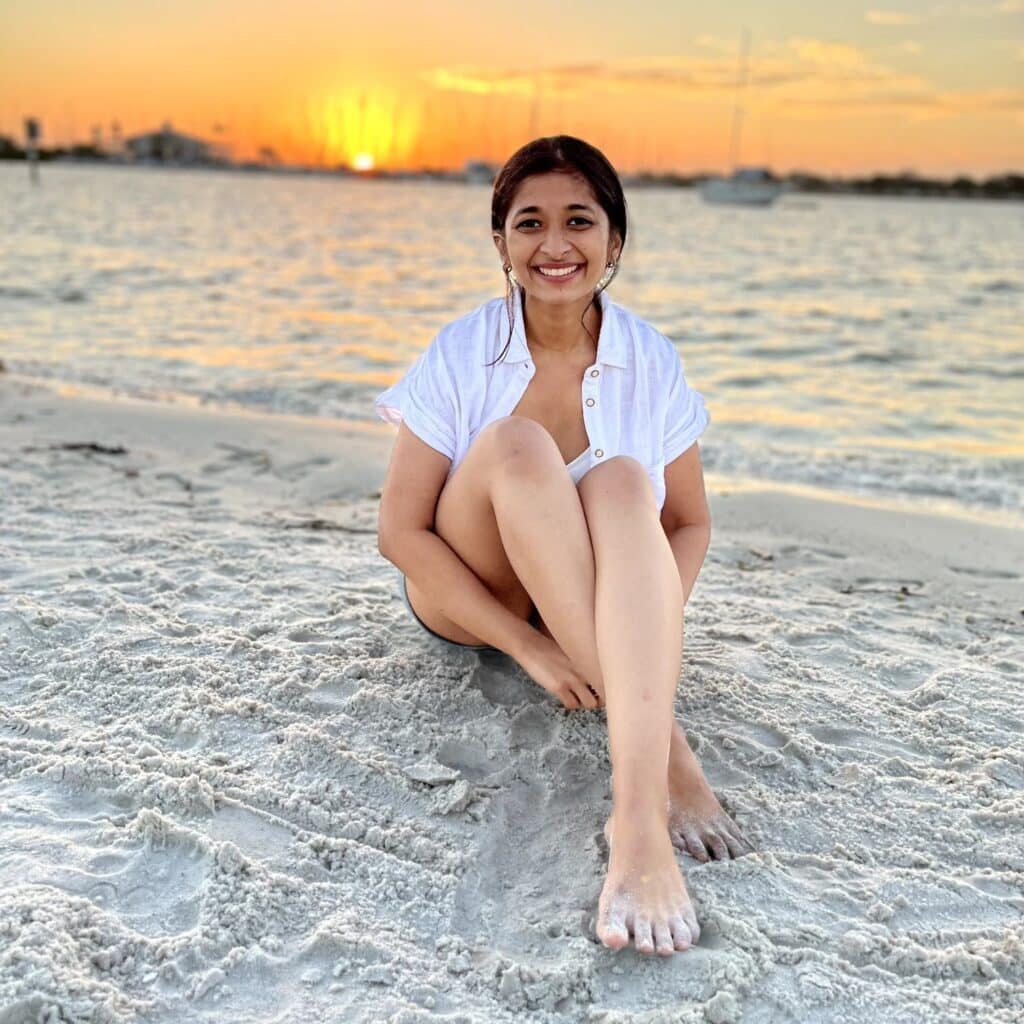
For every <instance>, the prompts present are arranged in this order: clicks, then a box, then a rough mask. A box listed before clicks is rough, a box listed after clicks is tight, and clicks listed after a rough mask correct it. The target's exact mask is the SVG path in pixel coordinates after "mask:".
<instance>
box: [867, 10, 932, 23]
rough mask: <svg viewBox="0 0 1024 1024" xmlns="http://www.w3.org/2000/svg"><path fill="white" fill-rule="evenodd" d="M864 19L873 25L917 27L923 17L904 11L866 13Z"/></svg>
mask: <svg viewBox="0 0 1024 1024" xmlns="http://www.w3.org/2000/svg"><path fill="white" fill-rule="evenodd" d="M864 19H865V20H866V21H867V22H868V23H869V24H871V25H916V24H918V23H919V22H920V21H921V16H920V15H917V14H906V13H905V12H903V11H865V12H864Z"/></svg>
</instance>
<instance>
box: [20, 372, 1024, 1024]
mask: <svg viewBox="0 0 1024 1024" xmlns="http://www.w3.org/2000/svg"><path fill="white" fill-rule="evenodd" d="M0 425H2V427H3V429H2V431H0V493H2V494H3V505H2V508H3V516H2V528H0V683H2V688H0V830H2V831H3V834H4V835H5V836H6V837H8V840H7V842H6V843H5V848H4V851H3V854H2V855H0V939H2V941H0V1016H4V1015H5V1014H8V1015H11V1017H12V1019H15V1018H17V1015H18V1014H19V1013H20V1014H21V1015H22V1016H24V1017H28V1016H29V1015H32V1016H36V1015H42V1014H44V1013H45V1012H46V1010H47V1009H48V1008H49V1009H50V1011H51V1012H54V1011H55V1010H57V1009H59V1011H60V1013H61V1014H62V1015H63V1016H66V1017H72V1016H77V1017H81V1018H83V1019H84V1018H87V1017H89V1016H90V1015H95V1016H96V1017H97V1019H105V1020H108V1021H112V1022H121V1021H124V1022H126V1024H127V1022H128V1021H132V1020H135V1019H138V1018H140V1017H141V1018H143V1019H146V1020H148V1021H154V1022H161V1024H162V1022H164V1021H167V1022H170V1021H175V1020H180V1019H182V1018H183V1017H187V1018H188V1019H190V1020H197V1021H208V1022H210V1024H214V1022H219V1021H222V1020H225V1019H228V1018H230V1019H246V1020H249V1021H253V1022H254V1024H256V1022H260V1021H270V1020H292V1019H294V1020H300V1019H303V1020H309V1019H345V1020H346V1021H352V1022H353V1024H371V1022H373V1024H376V1022H378V1021H381V1020H389V1021H394V1022H396V1024H427V1022H428V1021H430V1020H434V1019H438V1017H439V1016H448V1017H450V1018H451V1019H459V1020H461V1021H464V1022H466V1024H517V1022H519V1021H521V1020H523V1019H524V1016H526V1015H529V1016H530V1019H531V1020H533V1019H536V1020H538V1021H541V1022H543V1024H562V1022H570V1021H572V1022H576V1021H594V1022H596V1021H599V1020H604V1021H613V1022H616V1024H629V1022H632V1021H640V1020H645V1019H653V1017H654V1016H662V1015H670V1016H672V1018H673V1019H678V1020H681V1021H687V1022H694V1024H698V1022H703V1021H713V1022H716V1024H722V1022H737V1024H739V1022H743V1021H747V1020H750V1021H755V1020H768V1019H772V1020H780V1021H781V1020H799V1021H801V1024H803V1022H811V1024H815V1022H820V1024H826V1022H830V1021H834V1020H837V1019H842V1020H844V1021H845V1022H848V1024H861V1022H863V1024H868V1022H872V1024H873V1022H874V1021H876V1020H880V1019H884V1020H886V1021H891V1022H894V1024H904V1022H905V1024H919V1022H920V1021H922V1020H928V1021H929V1022H930V1024H954V1022H956V1024H959V1022H962V1021H967V1020H971V1021H981V1022H985V1024H1009V1021H1011V1020H1012V1019H1014V1015H1015V1014H1017V1013H1019V1009H1020V1007H1021V1006H1022V1005H1024V958H1022V957H1021V956H1020V951H1021V950H1022V949H1024V844H1022V842H1021V836H1020V821H1021V820H1022V818H1021V816H1022V814H1024V796H1022V794H1024V766H1022V764H1021V760H1020V756H1019V753H1017V750H1018V748H1019V737H1020V735H1021V730H1022V729H1024V721H1022V719H1021V712H1020V709H1021V707H1022V706H1024V674H1022V669H1021V666H1022V664H1024V641H1022V639H1021V632H1022V631H1021V625H1022V623H1024V618H1022V614H1024V608H1022V607H1021V599H1020V592H1021V589H1020V582H1021V575H1020V573H1021V570H1020V567H1021V566H1024V531H1021V530H1018V529H1011V528H1006V527H1001V526H994V525H991V524H984V523H977V522H972V521H968V520H963V519H955V518H950V517H944V516H934V515H927V514H922V513H913V514H911V513H905V512H897V511H892V510H889V509H884V508H876V507H869V506H867V505H863V504H855V503H851V502H846V501H835V500H827V499H825V498H810V497H800V496H797V495H793V494H791V493H786V492H785V491H784V490H780V489H771V488H759V489H757V490H749V491H748V490H744V489H743V488H737V487H734V488H732V489H724V488H723V489H722V490H715V489H712V488H711V487H709V495H708V497H709V502H710V503H711V509H712V517H713V523H714V526H713V533H712V540H711V547H710V549H709V552H708V556H707V559H706V561H705V564H704V567H703V569H702V571H701V574H700V577H699V578H698V581H697V584H696V586H695V588H694V591H693V594H692V596H691V600H690V604H689V605H688V608H687V617H686V624H685V643H684V659H683V665H682V669H681V677H680V684H679V687H678V690H677V695H676V702H675V713H676V715H677V717H678V718H679V720H680V721H681V722H682V723H683V725H684V728H685V729H686V732H687V735H688V736H689V738H690V741H691V744H692V745H693V747H694V750H695V752H696V753H697V756H698V757H699V758H700V760H701V763H702V765H703V767H704V769H705V772H706V774H707V776H708V778H709V781H710V782H711V784H712V786H713V787H714V788H715V790H716V792H717V793H718V794H719V796H720V797H721V798H722V800H723V803H724V804H725V805H726V807H727V809H728V810H729V811H730V812H731V813H732V814H733V815H734V816H735V818H736V819H737V821H738V823H739V824H740V827H741V828H742V829H743V830H744V832H745V833H746V834H747V835H748V836H750V837H751V839H752V840H753V841H754V842H755V844H756V846H757V848H758V852H757V853H756V854H755V855H753V856H750V857H745V858H743V859H741V860H738V861H729V862H712V863H709V864H699V863H697V862H696V861H693V860H692V859H690V858H689V857H687V856H684V855H682V854H680V865H681V867H682V868H683V871H684V874H685V876H686V880H687V885H688V888H689V890H690V892H691V894H692V896H693V900H694V904H695V907H696V909H697V913H698V916H699V918H700V921H701V926H702V936H701V940H700V943H699V944H698V946H697V947H696V948H695V949H693V950H691V951H689V952H687V953H679V954H676V955H675V956H673V957H671V958H669V959H668V960H664V961H663V960H662V959H661V958H658V957H649V958H648V957H641V956H640V955H638V954H636V953H635V951H633V950H631V949H629V950H623V951H620V952H618V953H612V952H611V951H609V950H606V949H605V948H604V947H602V946H600V944H599V943H597V941H596V939H595V937H594V933H593V915H594V912H595V909H596V901H597V896H598V894H599V892H600V886H601V882H602V880H603V871H604V866H605V857H606V851H605V850H604V848H603V845H602V843H601V838H600V835H601V827H602V824H603V822H604V820H605V818H606V817H607V813H608V799H609V796H608V772H609V760H608V752H607V738H606V729H605V726H604V718H603V715H602V714H601V713H592V714H588V713H584V712H575V713H566V712H564V711H563V710H562V709H561V708H560V707H559V706H557V705H556V703H555V702H554V701H553V700H552V699H550V698H549V697H548V696H547V695H546V694H544V693H543V691H541V690H540V688H539V687H537V686H536V684H534V683H532V681H531V680H529V679H528V677H526V676H525V674H524V673H522V671H521V670H520V669H519V668H518V666H516V665H515V664H514V662H512V661H511V659H508V658H506V657H504V656H503V655H476V654H473V653H471V652H461V651H451V650H448V649H441V645H438V644H437V643H436V642H434V641H433V640H432V639H431V638H430V637H428V636H427V635H426V634H424V633H423V632H422V631H421V630H420V629H419V628H418V627H417V626H416V624H415V623H414V622H412V620H411V619H410V617H409V615H408V613H407V611H406V609H405V607H404V605H403V603H402V601H401V598H400V597H399V594H398V588H397V582H398V578H399V574H398V572H397V570H396V569H394V567H393V566H390V565H389V564H388V563H387V562H385V561H384V560H383V559H382V558H381V556H380V555H379V554H378V552H377V550H376V543H375V532H376V509H377V493H378V491H379V487H380V484H381V481H382V480H383V475H384V461H385V460H386V457H387V453H388V451H389V449H390V445H391V440H392V428H388V427H387V426H386V425H384V424H381V425H380V426H379V427H378V426H377V425H376V424H369V425H364V424H344V423H342V422H340V421H336V420H310V419H308V418H306V417H294V416H286V415H284V414H277V413H275V414H271V415H263V414H258V413H238V412H234V411H231V412H226V411H223V410H217V409H210V408H186V407H184V406H180V405H167V404H161V403H154V402H147V401H142V400H138V399H130V398H118V399H115V400H101V399H98V398H95V397H86V396H82V395H79V396H77V397H75V396H69V395H58V394H56V393H54V391H53V389H52V388H49V387H46V386H43V385H39V384H26V383H25V382H23V381H22V382H19V381H18V379H17V378H16V377H14V376H12V375H10V374H2V375H0ZM68 444H72V445H74V444H79V445H81V444H85V445H89V444H92V445H96V446H98V447H97V448H96V449H92V448H67V447H62V446H63V445H68ZM119 449H123V451H119ZM17 1019H20V1018H17Z"/></svg>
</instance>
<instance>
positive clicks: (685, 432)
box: [664, 348, 711, 466]
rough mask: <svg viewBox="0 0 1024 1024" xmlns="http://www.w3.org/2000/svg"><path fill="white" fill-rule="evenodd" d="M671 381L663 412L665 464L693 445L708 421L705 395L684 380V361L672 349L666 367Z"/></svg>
mask: <svg viewBox="0 0 1024 1024" xmlns="http://www.w3.org/2000/svg"><path fill="white" fill-rule="evenodd" d="M668 375H669V379H670V380H671V381H672V384H671V386H670V388H669V393H668V407H667V409H666V413H665V444H664V462H665V465H666V466H667V465H668V464H669V463H670V462H672V461H673V460H675V459H677V458H679V456H680V455H682V454H683V452H685V451H686V449H687V448H689V447H690V445H692V444H693V442H694V441H696V440H697V438H699V437H700V435H701V434H703V433H704V430H705V428H706V427H707V425H708V423H709V422H710V420H711V416H710V414H709V413H708V410H707V406H706V405H705V403H704V396H703V395H702V394H701V393H700V392H699V391H694V389H693V388H691V387H690V385H689V384H687V383H686V377H685V376H684V374H683V363H682V360H681V359H680V357H679V354H678V353H677V352H676V351H675V349H674V348H673V352H672V358H671V363H670V366H669V369H668Z"/></svg>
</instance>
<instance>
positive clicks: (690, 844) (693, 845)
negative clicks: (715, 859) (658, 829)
mask: <svg viewBox="0 0 1024 1024" xmlns="http://www.w3.org/2000/svg"><path fill="white" fill-rule="evenodd" d="M683 839H684V840H685V841H686V849H687V851H688V852H689V854H690V855H691V856H692V857H696V858H697V860H699V861H709V860H711V857H710V856H709V855H708V851H707V848H706V847H705V846H704V843H703V842H702V841H701V838H700V836H699V835H697V833H696V832H694V831H693V830H692V829H687V830H686V831H685V832H683Z"/></svg>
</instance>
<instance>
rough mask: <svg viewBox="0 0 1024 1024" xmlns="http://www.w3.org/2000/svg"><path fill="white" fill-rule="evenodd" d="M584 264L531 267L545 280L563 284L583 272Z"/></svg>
mask: <svg viewBox="0 0 1024 1024" xmlns="http://www.w3.org/2000/svg"><path fill="white" fill-rule="evenodd" d="M585 266H586V264H583V263H571V264H568V265H567V266H564V267H544V268H541V267H533V268H532V269H533V270H534V271H535V272H536V273H537V274H538V275H539V276H540V277H543V278H544V280H545V281H551V282H553V283H554V284H564V283H565V282H566V281H574V280H576V278H577V277H579V276H580V274H582V273H583V268H584V267H585Z"/></svg>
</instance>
